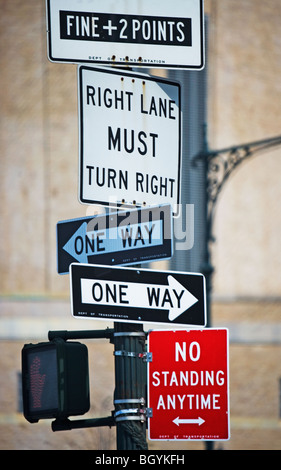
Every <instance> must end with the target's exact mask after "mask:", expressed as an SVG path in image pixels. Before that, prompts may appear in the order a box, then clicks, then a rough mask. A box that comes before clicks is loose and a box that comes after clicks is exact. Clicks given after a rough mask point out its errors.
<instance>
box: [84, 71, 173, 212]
mask: <svg viewBox="0 0 281 470" xmlns="http://www.w3.org/2000/svg"><path fill="white" fill-rule="evenodd" d="M78 88H79V104H78V108H79V124H80V126H79V139H80V178H79V181H80V188H79V200H80V202H81V203H85V204H102V205H113V206H116V205H124V206H151V205H159V204H166V203H167V204H171V206H172V208H173V212H174V214H177V212H178V209H179V207H178V206H179V204H180V170H181V104H180V84H179V83H177V82H173V81H169V80H166V79H162V78H159V77H152V76H149V75H145V74H137V73H133V72H127V71H120V70H119V71H118V70H115V69H107V68H106V67H101V68H92V67H87V66H80V67H78Z"/></svg>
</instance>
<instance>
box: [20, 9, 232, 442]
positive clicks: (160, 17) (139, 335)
mask: <svg viewBox="0 0 281 470" xmlns="http://www.w3.org/2000/svg"><path fill="white" fill-rule="evenodd" d="M46 12H47V38H48V57H49V60H50V61H53V62H59V63H60V62H68V63H77V64H81V63H83V64H84V65H79V66H78V111H79V202H81V203H82V204H100V205H103V206H109V207H111V206H113V207H114V211H113V212H107V213H106V214H105V215H102V216H96V217H84V218H81V219H73V220H67V221H61V222H59V223H58V224H57V258H58V273H59V274H65V273H68V272H69V273H70V291H71V310H72V315H73V316H74V317H76V318H92V319H100V320H107V321H108V320H111V321H113V322H114V328H113V329H106V330H86V331H75V332H67V331H57V332H49V341H50V343H49V344H47V346H46V348H47V351H49V352H50V351H51V354H53V351H58V352H60V351H62V353H65V352H68V350H70V349H71V348H72V346H71V344H70V343H67V341H68V340H70V339H74V340H77V339H82V338H85V339H86V338H89V339H90V338H92V339H95V338H107V339H109V340H110V342H112V343H114V356H115V391H114V400H113V402H114V408H115V409H114V412H112V415H111V416H107V417H104V418H94V419H80V420H75V421H72V420H69V419H68V418H69V417H70V416H72V415H73V416H76V414H80V413H84V412H85V411H86V409H88V405H89V403H88V390H86V392H85V397H86V399H87V400H86V399H85V400H82V401H81V397H79V396H77V393H76V392H77V390H76V387H75V385H71V387H69V386H68V387H66V388H65V379H64V376H63V375H61V374H62V372H61V370H60V368H61V367H62V366H63V370H64V371H68V372H69V371H72V357H71V356H70V355H69V354H66V353H65V354H64V355H63V354H62V353H61V355H58V357H59V358H60V361H59V362H57V361H55V365H56V366H57V365H58V364H60V368H59V369H58V368H57V367H56V368H55V370H52V367H53V366H52V364H50V370H49V369H48V372H50V376H51V377H53V376H54V377H55V378H56V380H57V381H58V385H59V386H60V387H62V390H63V391H64V392H65V393H64V395H62V394H61V393H60V392H59V388H58V387H57V388H56V392H57V394H56V395H55V398H56V403H55V404H56V405H57V404H58V406H57V407H56V412H55V413H54V412H53V411H52V410H51V411H50V413H48V416H53V417H56V421H54V422H53V423H52V429H53V431H62V430H66V429H78V428H85V427H97V426H113V425H116V428H117V433H116V442H117V449H118V450H135V449H136V450H141V449H147V442H146V427H147V426H146V425H147V420H148V419H149V420H150V425H149V433H150V439H166V438H167V439H168V438H169V439H177V438H183V439H186V438H190V439H196V436H197V437H198V436H199V438H200V439H209V438H210V439H219V438H221V439H226V438H227V431H226V427H227V420H228V407H227V388H226V387H227V386H228V377H227V369H226V362H227V359H226V355H227V352H226V351H227V346H226V343H227V335H226V333H225V330H223V331H222V330H215V331H214V332H213V331H208V332H206V331H205V330H203V331H202V330H196V328H203V327H205V325H206V289H205V277H204V276H203V275H202V274H200V273H186V272H175V271H156V270H153V269H142V268H141V269H139V268H132V267H131V268H128V267H119V265H128V264H135V263H142V262H147V261H150V260H156V259H163V258H170V257H171V256H172V254H173V253H172V218H171V216H172V215H173V216H178V215H179V206H180V183H181V122H182V117H181V88H180V84H179V83H177V82H175V81H171V80H167V79H165V78H160V77H153V76H150V75H147V74H141V73H135V72H132V71H129V70H121V69H119V70H118V69H117V68H106V67H104V65H114V66H116V65H117V66H123V67H124V66H131V67H132V66H138V67H152V66H153V67H160V68H181V69H194V70H200V69H202V68H203V67H204V29H203V21H204V12H203V0H188V2H187V1H186V0H174V1H173V2H171V1H170V0H141V1H139V0H130V1H129V2H128V1H127V0H115V1H114V2H112V1H111V0H103V1H102V2H101V1H100V0H89V1H87V2H86V1H85V2H83V1H81V0H46ZM160 13H161V14H160ZM87 63H88V65H86V64H87ZM89 64H98V65H100V67H98V66H96V67H95V68H93V67H90V66H89ZM120 207H122V209H124V210H122V211H120V210H119V211H118V210H117V208H120ZM129 207H130V208H131V210H130V211H129V210H128V209H126V208H129ZM132 208H133V209H132ZM73 261H74V262H73ZM92 263H93V264H92ZM114 265H118V267H116V266H114ZM142 323H158V324H161V325H164V324H165V325H169V326H172V327H174V326H175V325H180V326H182V327H183V326H184V327H187V326H188V327H190V328H193V330H192V331H187V330H181V331H180V332H175V331H168V330H166V332H163V331H153V332H150V333H149V335H148V336H149V344H148V345H149V351H151V352H152V362H149V363H148V364H149V371H148V372H149V373H148V380H149V396H148V399H149V404H148V407H147V406H146V405H147V403H146V401H147V383H146V369H147V364H146V361H149V360H150V352H148V353H147V351H146V345H145V342H146V337H147V334H146V333H145V332H144V331H143V325H142ZM159 341H160V342H159ZM39 346H40V345H39ZM39 346H38V345H30V346H29V351H31V353H29V355H30V354H31V355H32V354H33V351H37V350H38V347H39ZM44 347H45V346H44ZM79 348H80V346H79ZM80 349H81V348H80ZM82 349H84V348H82ZM82 349H81V350H82ZM40 351H41V350H40ZM43 354H45V352H43ZM30 357H31V356H30ZM32 357H33V356H32ZM42 357H43V356H42ZM187 362H188V363H189V367H187ZM190 364H191V365H192V369H191V368H190ZM84 366H86V362H85V361H84ZM48 367H49V366H48ZM25 372H26V373H25V374H24V376H23V384H24V386H25V388H24V390H25V391H26V394H27V395H28V394H30V393H31V395H32V396H35V397H37V398H38V396H39V395H40V396H41V393H42V386H43V385H42V384H43V383H42V380H41V372H40V358H39V362H38V358H36V362H34V363H33V362H32V367H29V368H28V367H27V368H26V370H25ZM74 372H75V373H74ZM79 372H80V370H79V368H78V370H77V371H72V373H71V374H70V375H69V374H68V375H66V376H65V377H66V379H68V382H69V383H71V384H75V380H76V377H79ZM77 374H78V375H77ZM77 380H80V378H78V379H77ZM83 380H84V379H83ZM84 381H85V380H84ZM72 392H73V396H72ZM64 397H65V398H64ZM85 397H84V398H85ZM69 398H71V399H72V401H73V403H71V405H72V407H71V409H68V408H67V409H64V404H65V403H66V401H68V400H69ZM82 398H83V397H82ZM61 400H62V401H61ZM57 402H58V403H57ZM25 403H27V401H26V402H25ZM42 403H43V402H42ZM81 403H82V404H81ZM86 405H87V406H86ZM72 408H73V409H72ZM73 410H74V411H73ZM151 411H152V415H151ZM190 411H192V414H191V413H190ZM193 411H196V413H193ZM199 411H200V414H198V412H199ZM44 416H45V414H44ZM44 416H42V415H41V414H39V415H36V419H37V418H38V419H42V418H43V417H44ZM149 416H151V417H150V418H148V417H149ZM212 420H213V421H214V423H215V424H214V426H213V425H212ZM167 423H168V425H167ZM167 426H168V427H167ZM198 428H200V429H201V431H200V432H199V431H198ZM194 429H195V431H194ZM187 436H188V437H187Z"/></svg>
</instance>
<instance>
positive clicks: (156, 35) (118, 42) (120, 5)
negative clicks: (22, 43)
mask: <svg viewBox="0 0 281 470" xmlns="http://www.w3.org/2000/svg"><path fill="white" fill-rule="evenodd" d="M203 22H204V12H203V0H173V1H171V0H141V1H140V0H130V1H127V0H115V1H114V2H112V0H102V1H101V0H47V32H48V55H49V59H50V60H51V61H53V62H71V63H81V62H83V63H85V62H92V63H99V64H118V65H124V64H129V65H134V66H136V65H137V66H138V67H139V66H144V67H151V66H153V67H160V68H185V69H197V70H198V69H201V68H203V67H204V46H203V42H204V31H203V24H204V23H203Z"/></svg>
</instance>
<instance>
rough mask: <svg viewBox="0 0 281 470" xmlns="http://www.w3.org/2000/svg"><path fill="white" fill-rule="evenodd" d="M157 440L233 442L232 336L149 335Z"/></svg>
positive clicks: (152, 433) (152, 427) (213, 332)
mask: <svg viewBox="0 0 281 470" xmlns="http://www.w3.org/2000/svg"><path fill="white" fill-rule="evenodd" d="M148 351H149V353H151V358H150V362H149V363H148V407H149V410H150V415H151V418H149V424H148V430H149V439H151V440H204V441H210V440H211V441H213V440H228V439H229V437H230V433H229V397H228V388H229V380H228V330H227V329H212V328H208V329H204V330H177V331H169V330H164V331H160V330H158V331H157V330H154V331H151V332H149V334H148Z"/></svg>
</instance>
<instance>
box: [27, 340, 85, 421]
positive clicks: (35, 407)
mask: <svg viewBox="0 0 281 470" xmlns="http://www.w3.org/2000/svg"><path fill="white" fill-rule="evenodd" d="M22 394H23V414H24V416H25V418H26V419H27V421H29V422H30V423H36V422H38V420H39V419H49V418H56V419H58V420H64V419H66V418H67V417H68V416H75V415H82V414H84V413H86V412H87V411H88V410H89V408H90V397H89V367H88V349H87V347H86V346H85V345H84V344H81V343H79V342H70V341H69V342H67V341H64V340H62V339H56V340H54V341H50V342H45V343H38V344H25V345H24V347H23V349H22Z"/></svg>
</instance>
